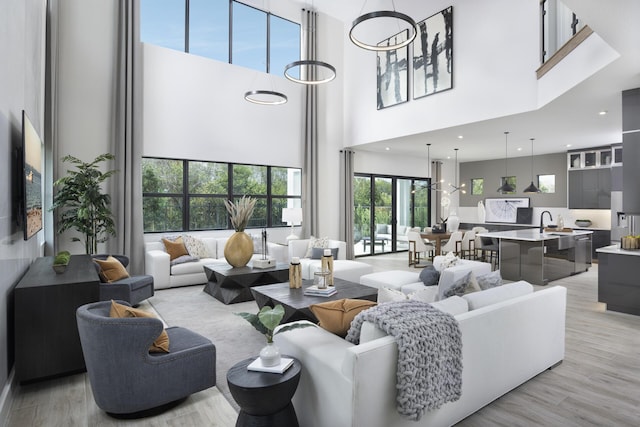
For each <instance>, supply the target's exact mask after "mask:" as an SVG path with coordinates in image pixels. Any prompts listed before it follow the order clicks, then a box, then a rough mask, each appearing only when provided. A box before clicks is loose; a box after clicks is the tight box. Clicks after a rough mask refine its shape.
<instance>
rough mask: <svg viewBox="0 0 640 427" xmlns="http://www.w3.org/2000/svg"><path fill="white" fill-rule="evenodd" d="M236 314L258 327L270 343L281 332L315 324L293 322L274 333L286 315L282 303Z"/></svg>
mask: <svg viewBox="0 0 640 427" xmlns="http://www.w3.org/2000/svg"><path fill="white" fill-rule="evenodd" d="M235 314H236V315H237V316H240V317H242V318H243V319H244V320H246V321H247V322H249V323H251V326H253V327H254V328H256V330H257V331H258V332H260V333H261V334H263V335H264V336H265V337H266V338H267V342H268V343H272V342H273V336H274V335H276V334H279V333H281V332H286V331H291V330H293V329H301V328H307V327H309V326H315V325H311V324H309V323H293V324H288V325H285V326H283V327H282V328H280V329H278V332H276V333H274V332H273V330H274V329H275V328H276V327H277V326H278V325H279V324H280V322H281V321H282V318H283V317H284V308H283V307H282V305H280V304H278V305H276V306H275V307H273V308H271V307H269V306H266V305H265V306H264V307H262V309H261V310H260V311H259V312H258V314H252V313H244V312H243V313H235Z"/></svg>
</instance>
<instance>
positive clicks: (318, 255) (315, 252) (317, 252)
mask: <svg viewBox="0 0 640 427" xmlns="http://www.w3.org/2000/svg"><path fill="white" fill-rule="evenodd" d="M325 249H331V256H333V259H338V248H311V259H322V256H323V255H324V250H325Z"/></svg>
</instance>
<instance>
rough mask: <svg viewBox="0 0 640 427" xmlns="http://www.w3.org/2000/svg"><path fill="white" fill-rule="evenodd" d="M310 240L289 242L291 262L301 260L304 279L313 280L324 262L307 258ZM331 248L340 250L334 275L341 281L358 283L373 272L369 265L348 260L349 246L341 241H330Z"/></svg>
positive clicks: (335, 261)
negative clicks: (293, 259) (295, 258)
mask: <svg viewBox="0 0 640 427" xmlns="http://www.w3.org/2000/svg"><path fill="white" fill-rule="evenodd" d="M309 241H310V239H297V240H290V241H289V260H288V261H291V259H292V258H293V257H298V258H300V265H301V267H302V278H303V279H308V280H311V279H313V273H315V272H316V271H320V270H321V269H322V261H321V260H319V259H311V258H307V257H306V253H307V248H308V247H309ZM328 247H329V248H338V256H337V257H336V259H335V260H334V261H333V275H334V277H337V278H339V279H343V280H348V281H350V282H355V283H358V282H359V281H360V277H361V276H363V275H365V274H369V273H372V272H373V267H372V266H371V265H369V264H367V263H364V262H360V261H353V260H348V259H346V254H347V244H346V242H344V241H341V240H331V239H329V240H328Z"/></svg>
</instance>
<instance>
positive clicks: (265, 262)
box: [253, 229, 276, 268]
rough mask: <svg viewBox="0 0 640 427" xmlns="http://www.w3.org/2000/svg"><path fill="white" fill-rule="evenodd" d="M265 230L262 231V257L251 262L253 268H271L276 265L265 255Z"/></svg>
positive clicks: (273, 260)
mask: <svg viewBox="0 0 640 427" xmlns="http://www.w3.org/2000/svg"><path fill="white" fill-rule="evenodd" d="M267 252H268V248H267V230H266V229H263V230H262V250H261V253H262V257H261V258H260V259H256V260H254V261H253V267H254V268H271V267H273V266H275V265H276V260H275V259H273V258H271V257H269V255H268V254H267Z"/></svg>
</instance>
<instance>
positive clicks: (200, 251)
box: [182, 234, 211, 258]
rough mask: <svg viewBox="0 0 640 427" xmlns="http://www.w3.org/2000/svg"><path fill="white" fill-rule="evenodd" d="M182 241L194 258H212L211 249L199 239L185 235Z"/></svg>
mask: <svg viewBox="0 0 640 427" xmlns="http://www.w3.org/2000/svg"><path fill="white" fill-rule="evenodd" d="M182 241H183V242H184V246H185V247H186V248H187V252H189V255H191V256H192V257H194V258H211V255H210V254H209V249H207V245H205V244H204V241H202V240H201V239H198V238H197V237H194V236H191V235H189V234H185V235H183V236H182Z"/></svg>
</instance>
